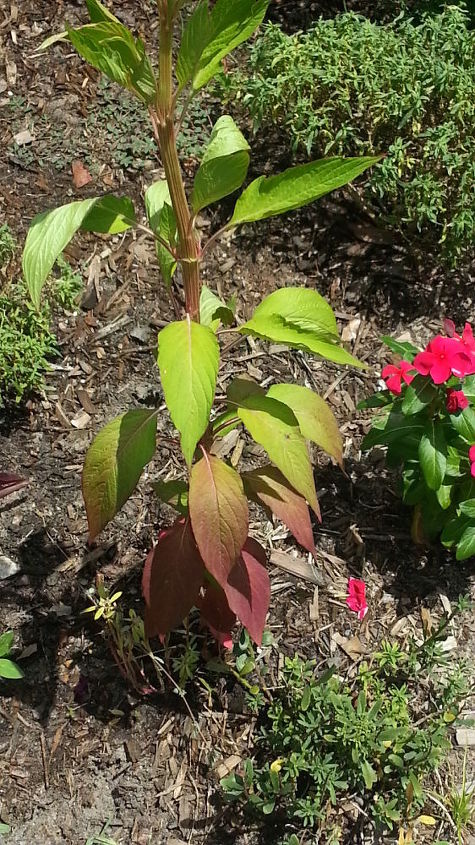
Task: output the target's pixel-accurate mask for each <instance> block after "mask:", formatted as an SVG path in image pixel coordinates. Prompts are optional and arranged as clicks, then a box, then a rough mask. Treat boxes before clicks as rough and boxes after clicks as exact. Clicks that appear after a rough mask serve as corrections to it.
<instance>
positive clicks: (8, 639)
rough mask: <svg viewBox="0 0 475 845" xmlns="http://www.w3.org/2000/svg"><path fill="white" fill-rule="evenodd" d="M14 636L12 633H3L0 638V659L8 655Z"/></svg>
mask: <svg viewBox="0 0 475 845" xmlns="http://www.w3.org/2000/svg"><path fill="white" fill-rule="evenodd" d="M14 636H15V635H14V633H13V631H5V633H4V634H2V635H1V636H0V657H5V655H6V654H10V651H11V650H12V645H13V638H14Z"/></svg>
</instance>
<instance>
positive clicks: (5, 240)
mask: <svg viewBox="0 0 475 845" xmlns="http://www.w3.org/2000/svg"><path fill="white" fill-rule="evenodd" d="M15 250H16V241H15V238H14V237H13V235H12V232H11V229H10V227H9V226H8V225H7V224H6V223H4V224H3V225H2V226H0V269H1V268H2V267H4V266H5V265H6V264H8V263H9V261H11V259H12V258H13V256H14V254H15Z"/></svg>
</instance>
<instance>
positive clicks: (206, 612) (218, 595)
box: [198, 583, 236, 648]
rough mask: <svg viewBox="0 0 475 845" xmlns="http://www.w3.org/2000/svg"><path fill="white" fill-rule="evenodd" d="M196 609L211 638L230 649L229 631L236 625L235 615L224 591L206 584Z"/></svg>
mask: <svg viewBox="0 0 475 845" xmlns="http://www.w3.org/2000/svg"><path fill="white" fill-rule="evenodd" d="M198 607H199V609H200V612H201V617H202V619H203V620H204V621H205V622H206V624H207V626H208V628H209V629H210V631H211V633H212V635H213V637H215V639H216V640H217V641H218V642H219V643H221V644H222V645H224V646H225V647H226V648H231V646H232V634H231V631H232V629H233V628H234V626H235V624H236V615H235V614H234V613H233V612H232V610H231V608H230V607H229V603H228V600H227V598H226V595H225V593H224V590H223V589H222V588H221V587H220V586H219V585H218V584H216V583H214V584H207V585H206V588H205V593H204V596H202V597H201V598H200V600H199V602H198Z"/></svg>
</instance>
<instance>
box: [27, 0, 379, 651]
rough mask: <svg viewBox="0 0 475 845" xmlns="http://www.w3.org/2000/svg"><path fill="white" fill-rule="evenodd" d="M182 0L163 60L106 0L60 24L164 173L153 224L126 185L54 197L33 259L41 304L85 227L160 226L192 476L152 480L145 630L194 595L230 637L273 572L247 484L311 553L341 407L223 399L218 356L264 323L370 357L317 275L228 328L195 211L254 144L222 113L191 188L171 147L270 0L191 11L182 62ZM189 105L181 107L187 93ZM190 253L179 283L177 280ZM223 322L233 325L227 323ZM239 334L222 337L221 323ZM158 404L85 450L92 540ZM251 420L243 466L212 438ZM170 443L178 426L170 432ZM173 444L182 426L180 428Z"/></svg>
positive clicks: (236, 171) (163, 11) (296, 179)
mask: <svg viewBox="0 0 475 845" xmlns="http://www.w3.org/2000/svg"><path fill="white" fill-rule="evenodd" d="M184 5H185V4H184V3H183V2H181V0H160V2H159V3H158V16H159V25H160V29H159V31H160V38H159V54H158V70H157V69H156V68H155V67H154V64H153V62H152V60H151V59H150V58H149V57H148V55H147V54H146V51H145V46H144V44H143V42H142V41H141V39H140V38H135V37H134V36H133V35H132V33H131V32H130V31H129V30H128V29H127V28H126V27H124V26H123V25H122V24H121V23H120V21H119V20H118V19H117V18H116V17H115V16H114V15H112V13H111V12H110V11H109V10H108V9H107V8H106V7H105V6H103V5H102V4H100V3H99V2H97V0H87V8H88V11H89V14H90V20H91V22H90V23H89V24H87V25H86V26H82V27H79V28H77V29H72V28H69V29H68V30H67V32H66V33H62V34H60V35H59V36H58V37H55V38H52V39H48V42H46V43H45V45H44V46H45V47H46V46H51V44H52V43H54V42H55V41H58V40H61V39H66V40H68V41H69V42H70V43H71V44H72V45H73V46H74V47H75V48H76V49H77V50H78V52H79V53H80V54H81V55H82V56H83V57H84V58H85V59H86V60H87V61H89V62H90V63H91V64H92V65H93V66H94V67H96V68H98V69H99V70H101V71H102V72H103V73H104V74H105V75H107V76H108V77H110V78H111V79H112V80H113V81H115V82H117V83H118V84H119V85H121V86H122V87H123V88H126V89H128V90H129V91H131V92H132V93H133V94H134V95H135V96H136V97H137V98H138V100H139V101H140V102H141V103H142V105H143V108H144V110H145V111H147V112H148V115H149V118H150V125H151V133H152V136H153V138H154V139H155V142H156V144H157V147H158V149H159V151H160V155H161V160H162V164H163V167H164V170H165V175H166V179H165V180H161V181H160V180H159V181H157V182H155V183H154V184H153V185H152V186H151V187H150V188H149V189H148V190H147V192H146V195H145V207H146V213H147V225H146V226H144V225H143V224H142V223H141V222H140V221H139V220H138V219H137V217H136V212H135V209H134V206H133V203H132V201H131V200H130V199H128V198H127V197H115V196H110V195H108V196H106V197H92V198H89V199H86V200H82V201H77V202H73V203H70V204H69V205H67V206H62V207H61V208H58V209H55V210H53V211H49V212H44V213H41V214H40V215H38V217H37V218H35V220H34V221H33V224H32V226H31V228H30V231H29V233H28V236H27V240H26V244H25V249H24V254H23V271H24V274H25V278H26V280H27V282H28V286H29V290H30V294H31V297H32V300H33V302H34V304H35V305H36V306H39V304H40V300H41V292H42V288H43V286H44V284H45V282H46V280H47V278H48V275H49V273H50V271H51V268H52V266H53V263H54V261H55V260H56V258H57V256H58V255H59V254H60V253H61V251H62V250H63V249H64V248H65V246H66V244H67V243H68V242H69V241H70V240H71V238H72V237H73V236H74V234H75V233H76V232H77V231H78V230H79V229H82V230H85V231H89V232H90V231H92V232H101V233H115V234H117V233H120V232H123V231H126V230H127V229H129V228H131V227H134V226H135V227H137V228H139V229H140V230H144V229H145V231H146V232H147V233H148V234H149V235H150V236H151V237H152V238H154V240H155V243H156V249H157V256H158V262H159V266H160V270H161V275H162V280H163V282H164V284H165V287H166V289H167V291H168V293H169V296H170V301H171V304H172V307H173V309H174V312H175V315H176V320H175V321H173V322H171V323H170V324H169V325H167V326H166V327H165V328H164V329H162V331H161V332H160V334H159V338H158V368H159V372H160V377H161V382H162V388H163V393H164V397H165V402H166V405H167V407H168V410H169V413H170V416H171V420H172V422H173V424H174V426H175V428H176V429H177V430H178V432H179V434H180V445H181V451H182V455H183V463H184V465H185V466H186V472H187V478H186V479H181V478H179V479H172V480H171V481H170V482H167V483H161V484H157V485H156V492H157V495H158V496H159V497H160V499H161V500H162V501H165V502H167V503H169V504H171V505H173V506H174V507H175V509H176V510H177V511H178V518H177V520H176V522H175V523H174V525H173V526H172V527H171V528H167V529H165V530H163V531H162V532H161V533H160V535H159V537H158V542H157V544H156V546H155V547H154V548H153V549H152V550H151V552H150V554H149V556H148V558H147V561H146V564H145V570H144V576H143V590H144V596H145V602H146V614H145V633H146V635H147V637H150V636H152V635H159V636H160V637H164V636H165V635H166V634H167V633H168V632H169V631H170V630H172V629H173V628H174V627H175V626H177V625H178V624H179V623H181V621H182V620H183V618H184V617H185V616H186V615H187V613H188V612H189V611H190V609H191V608H192V607H194V606H198V607H199V609H200V611H201V614H202V617H203V619H204V620H205V622H206V623H207V624H208V626H209V627H210V629H211V630H212V632H213V633H214V634H215V636H216V637H217V638H218V639H219V640H220V641H222V642H226V643H227V642H229V641H230V631H231V629H232V627H233V625H234V623H235V621H236V619H239V621H240V622H241V623H242V624H243V625H245V626H246V627H247V628H248V630H249V632H250V634H251V636H252V638H253V639H254V640H255V641H256V642H258V643H259V642H260V641H261V639H262V632H263V628H264V623H265V618H266V613H267V609H268V605H269V597H270V584H269V579H268V575H267V571H266V568H265V563H266V554H265V550H264V549H263V548H262V546H260V544H259V543H258V542H257V541H256V540H255V539H254V538H252V537H250V536H248V533H249V532H248V529H249V516H248V498H249V499H251V500H254V501H257V503H259V504H261V505H263V507H264V508H265V509H267V511H271V512H273V513H274V514H275V515H276V516H278V517H280V518H281V519H282V520H283V521H284V522H285V523H286V525H287V526H288V528H289V529H290V531H291V532H292V533H293V534H294V536H295V538H296V539H297V541H298V542H299V543H300V544H301V545H303V546H304V547H305V548H306V549H307V550H308V551H309V552H310V553H315V546H314V538H313V532H312V525H311V519H310V513H309V506H310V507H311V508H312V510H313V511H314V513H315V515H316V516H317V518H319V517H320V510H319V504H318V499H317V494H316V490H315V482H314V478H313V472H312V466H311V462H310V457H309V452H308V447H307V441H313V442H315V443H316V444H317V445H318V446H320V447H321V448H323V449H324V450H325V451H327V452H328V453H329V454H330V455H331V456H332V457H333V458H334V459H335V460H336V461H338V462H339V463H341V462H342V442H341V437H340V434H339V431H338V426H337V424H336V421H335V418H334V416H333V414H332V412H331V410H330V409H329V408H328V407H327V405H326V404H325V402H324V401H323V400H322V399H321V398H320V397H319V396H317V395H316V394H314V393H313V392H312V391H311V390H310V389H308V388H305V387H301V386H299V385H295V384H280V385H273V386H272V387H271V388H270V389H267V390H264V389H263V388H260V387H259V386H258V385H257V384H256V383H254V382H253V381H251V380H250V379H246V378H236V379H234V381H233V382H232V383H231V384H230V385H229V388H228V390H227V395H226V396H224V397H222V398H220V399H218V400H216V399H215V391H216V383H217V376H218V369H219V366H220V358H221V357H222V355H223V354H224V353H225V351H229V350H230V348H231V347H232V346H234V342H235V341H236V340H237V339H239V338H241V337H245V336H254V337H258V338H262V339H264V340H268V341H274V342H279V343H283V344H285V345H287V346H288V347H290V348H294V349H302V350H305V351H306V352H311V353H314V354H316V355H318V356H320V357H321V358H325V359H327V360H330V361H333V362H335V363H337V364H342V365H346V364H349V365H352V366H356V367H358V366H361V365H360V363H359V362H358V361H357V360H356V359H355V358H353V357H352V356H351V355H350V354H349V353H348V352H347V351H346V350H345V349H344V348H343V347H342V346H341V345H340V343H339V337H338V332H337V324H336V319H335V316H334V314H333V311H332V309H331V308H330V306H329V305H328V304H327V302H326V301H325V300H324V299H323V298H322V297H321V296H320V295H319V294H318V293H317V292H316V291H315V290H313V289H307V288H286V289H280V290H277V291H275V292H274V293H272V294H270V295H269V296H268V297H266V298H265V299H264V300H263V301H262V302H261V303H260V304H259V305H258V306H257V308H256V310H255V311H254V313H253V314H252V316H251V318H250V319H249V320H248V321H247V322H246V323H244V324H243V325H240V326H238V327H237V328H234V329H230V328H229V327H230V325H231V324H232V323H233V322H234V307H233V304H232V303H224V302H222V301H220V300H219V298H218V297H217V296H216V294H214V293H213V292H212V291H211V290H210V289H209V288H207V287H206V286H203V285H202V284H201V281H200V264H201V261H202V258H203V256H204V254H205V253H206V252H207V251H208V250H209V249H210V247H211V246H212V244H213V242H214V241H215V240H216V239H217V237H218V236H219V234H220V231H221V230H220V231H218V232H215V233H214V234H213V235H211V237H209V238H208V240H207V241H206V242H203V233H202V232H201V231H200V230H199V227H198V220H199V215H200V213H201V212H202V211H203V209H206V208H207V207H208V206H209V205H211V204H213V203H216V202H218V201H219V200H220V199H222V198H223V197H225V196H228V195H230V194H233V193H234V192H236V191H237V190H239V189H240V188H241V187H242V185H243V184H244V182H245V180H246V175H247V170H248V166H249V159H250V148H249V145H248V143H247V141H246V139H245V138H244V136H243V135H242V133H241V132H240V130H239V129H238V127H237V126H236V124H235V123H234V121H233V119H232V118H231V117H230V116H229V115H224V116H222V117H221V118H220V119H219V120H218V121H217V123H216V124H215V126H214V128H213V131H212V133H211V139H210V142H209V145H208V147H207V149H206V151H205V153H204V156H203V158H202V161H201V164H200V167H199V169H198V171H197V173H196V175H195V179H194V184H193V188H192V190H191V194H190V196H189V197H188V196H187V193H186V191H185V186H184V182H183V177H182V172H181V168H180V160H179V157H178V151H177V135H178V134H179V131H180V129H181V127H182V126H183V125H184V122H185V117H186V114H187V109H188V106H189V104H190V103H191V101H192V99H193V98H194V96H196V94H197V92H199V91H200V90H201V89H202V88H203V87H204V86H205V85H206V84H207V83H208V82H209V81H210V80H211V79H212V78H213V77H214V76H215V74H216V73H217V71H218V70H219V68H220V66H221V61H222V59H223V58H224V57H225V56H226V55H227V54H228V53H229V52H230V51H231V50H232V49H234V48H235V47H236V46H238V45H239V44H241V43H242V42H243V41H244V40H245V39H246V38H247V37H248V36H250V35H251V34H252V33H253V32H254V30H255V29H256V27H257V26H258V25H259V24H260V23H261V21H262V20H263V17H264V14H265V12H266V8H267V0H239V2H236V3H234V4H231V5H229V3H228V2H227V0H218V2H217V3H216V4H215V5H214V6H213V8H212V9H211V10H210V9H209V7H208V3H207V2H201V3H199V4H198V6H197V7H196V9H195V10H194V11H193V13H192V14H191V16H189V18H188V20H187V21H186V24H185V26H184V29H183V32H182V36H181V42H180V47H179V51H178V56H177V60H176V64H175V66H174V64H173V50H172V47H173V37H174V32H176V31H177V23H178V20H179V17H180V11H181V9H182V7H183V6H184ZM178 106H179V107H178ZM378 160H379V157H378V156H366V157H365V156H362V157H356V158H348V159H344V158H340V157H335V158H329V159H325V160H319V161H315V162H312V163H310V164H307V165H303V166H297V167H295V168H291V169H289V170H287V171H285V172H284V173H281V174H278V175H275V176H270V177H265V176H261V177H259V178H257V179H255V180H254V181H252V182H251V183H250V184H249V185H248V186H247V187H246V188H245V189H244V191H243V192H242V193H241V194H240V196H239V198H238V199H237V202H236V205H235V208H234V212H233V215H232V217H231V219H230V220H229V221H228V223H227V224H226V225H225V227H224V229H230V228H234V227H236V226H240V225H243V224H245V223H252V222H254V221H258V220H261V219H264V218H268V217H272V216H275V215H278V214H282V213H284V212H287V211H291V210H293V209H296V208H300V207H301V206H303V205H305V204H307V203H309V202H312V201H313V200H316V199H318V198H319V197H320V196H322V195H323V194H326V193H328V192H329V191H331V190H333V189H335V188H338V187H341V186H342V185H345V184H347V183H348V182H349V181H350V180H351V179H354V178H355V177H356V176H358V175H359V174H361V173H362V172H363V171H364V170H366V169H367V168H368V167H370V166H371V165H373V164H375V163H376V162H377V161H378ZM178 266H179V267H180V269H181V274H182V278H183V287H180V286H179V285H178V284H177V281H176V280H177V274H176V270H177V267H178ZM220 327H224V328H220ZM233 333H234V335H235V338H234V339H233V340H231V341H229V342H228V343H227V344H226V345H224V346H223V347H222V348H220V341H221V338H223V337H226V336H229V335H231V337H232V335H233ZM158 413H159V412H158V411H157V410H156V409H154V408H150V409H143V408H137V409H134V410H131V411H128V412H126V413H125V414H123V415H121V416H120V417H119V418H117V419H116V420H114V421H113V422H111V423H109V424H108V425H107V426H106V428H105V429H103V431H102V432H100V433H99V434H98V435H97V437H96V439H95V440H94V442H93V444H92V446H91V448H90V450H89V452H88V454H87V457H86V461H85V465H84V472H83V493H84V498H85V503H86V509H87V515H88V521H89V532H90V539H91V540H94V539H95V538H96V536H97V535H98V534H99V533H100V531H101V530H102V529H103V528H104V527H105V525H106V524H107V523H108V522H109V521H110V520H111V519H112V518H113V517H114V515H115V514H116V513H117V511H118V510H119V509H120V508H121V507H122V506H123V504H124V503H125V502H126V500H127V499H128V497H129V496H130V495H131V493H132V492H133V491H134V489H135V487H136V485H137V482H138V480H139V478H140V476H141V474H142V471H143V469H144V467H145V466H146V465H147V464H148V463H149V462H150V461H151V459H152V458H153V456H154V453H155V450H156V436H157V434H156V431H157V416H158ZM241 425H243V426H244V427H245V429H246V430H247V432H248V433H249V435H250V436H251V437H252V438H253V439H254V440H255V441H256V442H257V443H258V444H259V445H260V446H261V447H262V448H263V449H264V451H265V452H266V453H267V456H268V458H269V461H270V463H268V464H266V465H264V466H261V467H258V468H256V469H253V470H252V471H248V472H245V473H241V474H240V473H238V472H237V470H236V469H235V468H234V467H233V466H231V465H230V464H228V463H226V462H224V461H223V460H221V459H220V458H218V457H217V456H216V455H214V454H213V447H214V445H215V443H216V440H217V439H218V438H220V437H223V436H224V435H225V434H226V433H228V432H229V431H231V430H232V429H234V428H236V427H238V426H241ZM171 442H172V445H174V444H175V441H173V440H172V441H171ZM176 445H177V446H178V442H176Z"/></svg>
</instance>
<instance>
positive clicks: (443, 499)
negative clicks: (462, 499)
mask: <svg viewBox="0 0 475 845" xmlns="http://www.w3.org/2000/svg"><path fill="white" fill-rule="evenodd" d="M452 489H453V488H452V485H451V484H442V485H441V487H439V489H438V490H436V491H435V495H436V496H437V501H438V503H439V505H440V507H441V508H442V510H444V511H446V510H447V508H449V507H450V504H451V502H452Z"/></svg>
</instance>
